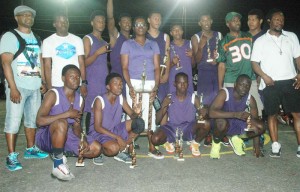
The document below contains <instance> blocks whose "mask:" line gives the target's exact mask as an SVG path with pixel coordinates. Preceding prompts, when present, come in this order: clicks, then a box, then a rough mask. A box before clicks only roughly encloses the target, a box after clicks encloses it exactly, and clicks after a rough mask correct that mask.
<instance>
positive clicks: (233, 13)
mask: <svg viewBox="0 0 300 192" xmlns="http://www.w3.org/2000/svg"><path fill="white" fill-rule="evenodd" d="M234 17H238V18H240V19H241V18H242V15H241V14H239V13H237V12H229V13H227V15H226V17H225V21H226V22H228V21H231V20H232V19H233V18H234Z"/></svg>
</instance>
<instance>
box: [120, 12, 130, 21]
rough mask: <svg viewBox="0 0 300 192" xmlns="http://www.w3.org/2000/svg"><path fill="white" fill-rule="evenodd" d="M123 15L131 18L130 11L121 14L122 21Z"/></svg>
mask: <svg viewBox="0 0 300 192" xmlns="http://www.w3.org/2000/svg"><path fill="white" fill-rule="evenodd" d="M123 17H128V18H130V19H131V15H130V14H129V13H121V14H120V15H119V21H121V19H122V18H123Z"/></svg>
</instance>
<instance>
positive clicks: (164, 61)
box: [159, 55, 169, 76]
mask: <svg viewBox="0 0 300 192" xmlns="http://www.w3.org/2000/svg"><path fill="white" fill-rule="evenodd" d="M168 60H169V57H168V55H165V56H164V59H163V64H161V65H160V66H159V68H160V76H163V75H164V74H165V72H166V68H167V66H166V62H167V61H168Z"/></svg>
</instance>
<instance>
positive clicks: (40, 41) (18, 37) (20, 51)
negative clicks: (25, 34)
mask: <svg viewBox="0 0 300 192" xmlns="http://www.w3.org/2000/svg"><path fill="white" fill-rule="evenodd" d="M9 32H11V33H13V34H14V35H15V36H16V37H17V39H18V41H19V44H20V46H19V49H18V51H17V52H16V53H15V55H14V60H15V59H16V58H17V57H18V56H19V55H20V54H21V53H22V52H23V54H24V56H25V57H26V59H27V60H28V61H29V62H30V64H31V65H32V66H34V64H32V63H31V60H30V58H29V56H28V54H27V51H24V50H25V48H26V41H25V40H24V39H23V38H22V37H21V35H20V34H19V33H18V32H16V31H15V30H14V29H10V30H9ZM32 33H33V32H32ZM33 36H34V37H35V39H36V40H37V42H38V46H39V47H41V45H42V40H41V38H40V37H39V36H38V35H36V34H35V33H33Z"/></svg>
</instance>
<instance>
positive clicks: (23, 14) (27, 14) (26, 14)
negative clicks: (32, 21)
mask: <svg viewBox="0 0 300 192" xmlns="http://www.w3.org/2000/svg"><path fill="white" fill-rule="evenodd" d="M17 16H22V17H32V18H34V16H33V15H32V14H31V13H21V14H17Z"/></svg>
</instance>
